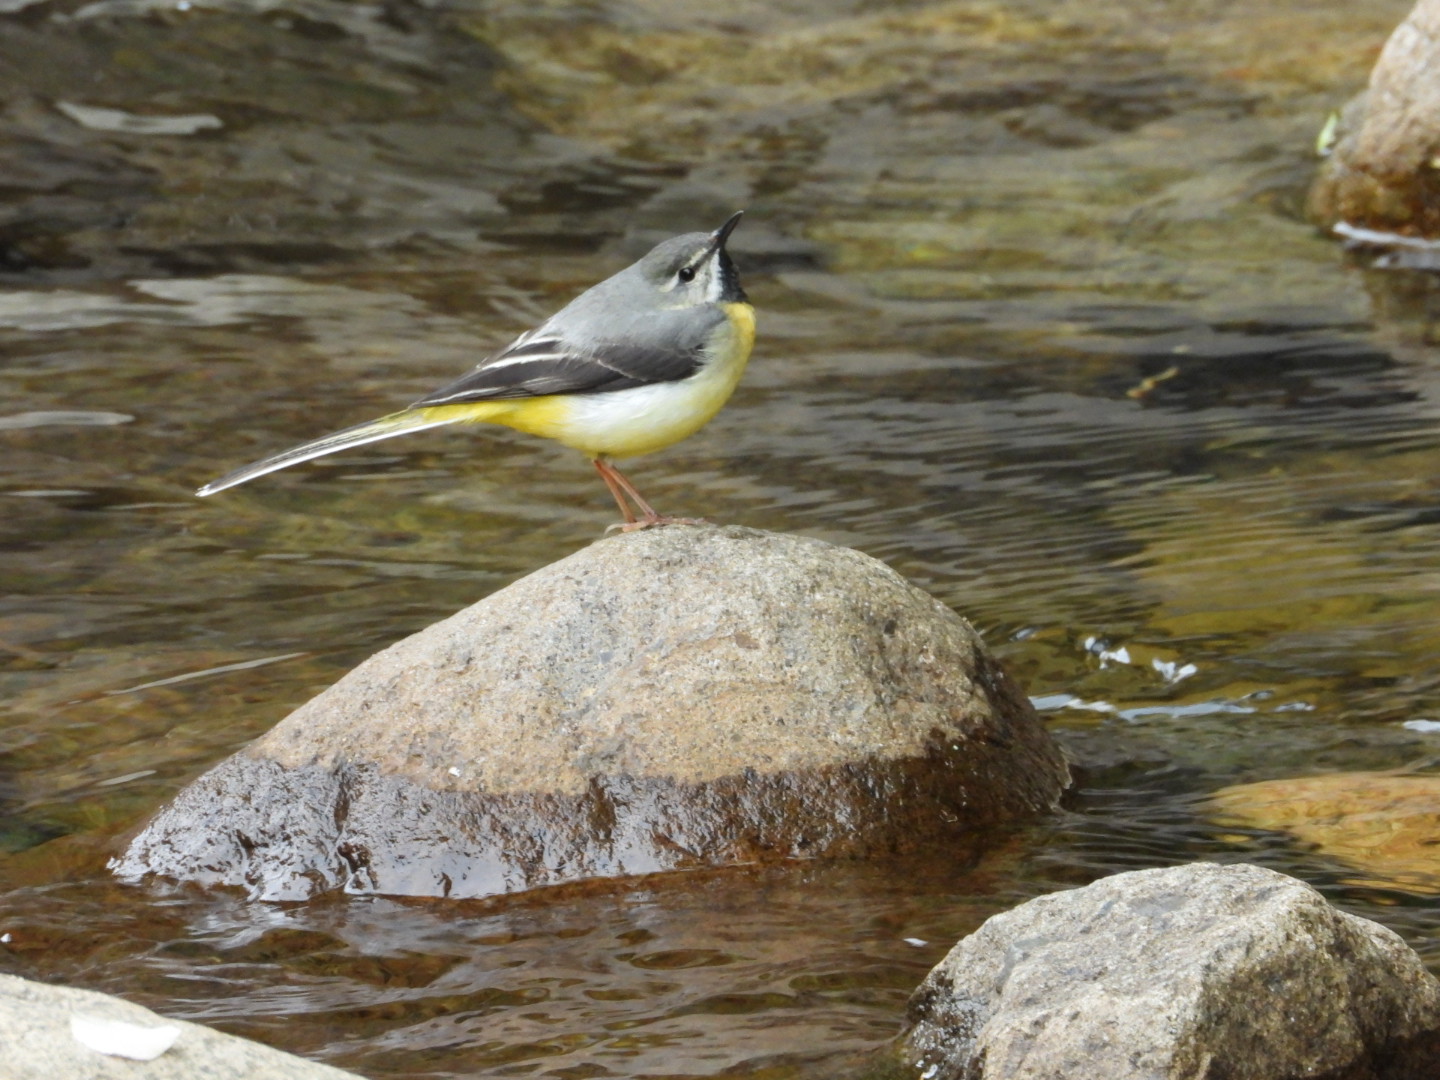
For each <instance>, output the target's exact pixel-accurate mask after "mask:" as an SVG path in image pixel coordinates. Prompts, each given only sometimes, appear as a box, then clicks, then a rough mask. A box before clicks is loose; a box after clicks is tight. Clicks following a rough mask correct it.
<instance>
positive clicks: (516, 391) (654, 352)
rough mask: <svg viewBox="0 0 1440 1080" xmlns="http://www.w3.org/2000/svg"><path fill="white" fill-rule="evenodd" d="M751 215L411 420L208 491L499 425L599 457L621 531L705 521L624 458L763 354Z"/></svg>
mask: <svg viewBox="0 0 1440 1080" xmlns="http://www.w3.org/2000/svg"><path fill="white" fill-rule="evenodd" d="M743 215H744V211H743V210H742V211H739V212H738V213H735V214H732V215H731V216H730V218H729V219H728V220H727V221H726V222H725V224H723V225H721V226H720V227H719V228H718V229H716V230H715V231H714V232H709V233H706V232H695V233H686V234H684V235H682V236H676V237H672V238H671V239H669V240H666V241H664V242H662V243H660V244H659V245H657V246H656V247H655V248H654V249H653V250H651V251H650V253H649V254H647V255H646V256H644V257H643V258H642V259H640V260H639V261H638V262H636V263H633V264H632V265H630V266H628V267H626V268H625V269H624V270H621V271H620V272H619V273H617V274H615V275H614V276H613V277H609V278H606V279H605V280H604V281H602V282H600V283H599V284H598V285H594V286H592V287H591V288H589V289H587V290H586V291H585V292H583V293H581V294H580V295H579V296H577V297H576V298H575V299H574V300H572V301H570V303H569V304H567V305H566V306H565V307H563V308H561V309H560V310H559V311H558V312H556V313H555V314H554V315H552V316H550V318H548V319H546V320H545V321H544V322H543V323H541V324H540V325H539V326H537V327H535V328H534V329H532V330H528V331H526V332H525V333H523V334H521V335H520V336H519V337H517V338H516V339H515V340H514V341H512V342H511V343H510V344H509V345H507V346H506V347H505V348H503V349H501V350H500V351H499V352H497V353H494V354H493V355H491V356H489V357H487V358H486V359H484V360H482V361H480V363H479V364H477V365H476V366H475V367H474V368H473V369H471V370H470V371H469V372H467V373H466V374H464V375H462V376H461V377H460V378H458V379H456V380H454V381H453V382H450V383H448V384H446V385H444V386H442V387H440V388H439V389H438V390H436V391H435V392H434V393H431V394H427V395H426V396H425V397H423V398H421V399H420V400H419V401H416V402H415V403H414V404H412V405H410V406H408V407H406V408H404V409H401V410H400V411H399V412H394V413H390V414H389V415H387V416H382V417H380V418H379V419H376V420H369V421H366V422H365V423H363V424H356V425H355V426H354V427H348V428H345V429H344V430H342V431H337V432H334V433H333V434H330V435H325V436H322V437H321V438H318V439H314V440H312V441H310V442H306V443H301V444H300V445H299V446H295V447H292V448H291V449H289V450H285V451H282V452H281V453H278V454H274V455H272V456H270V457H266V458H262V459H261V460H259V461H256V462H253V463H252V464H249V465H245V466H242V467H241V468H238V469H236V470H235V471H233V472H231V473H228V474H226V475H225V476H222V477H221V478H220V479H218V480H214V481H212V482H211V483H208V484H206V485H205V486H204V487H202V488H200V489H199V490H198V491H197V492H196V494H197V495H200V496H207V495H214V494H215V493H216V492H219V491H224V490H225V489H226V488H232V487H234V486H235V485H237V484H243V483H245V482H246V481H248V480H254V479H255V478H256V477H260V476H265V475H266V474H267V473H272V472H275V471H276V470H279V469H285V468H289V467H290V466H291V465H298V464H300V463H301V462H304V461H311V460H313V459H315V458H318V457H323V456H325V455H326V454H333V453H336V452H337V451H340V450H347V449H349V448H350V447H352V446H361V445H364V444H365V443H372V442H377V441H379V440H381V439H389V438H393V437H395V436H397V435H406V434H410V433H411V432H417V431H424V430H426V429H427V428H434V427H442V426H445V425H447V424H469V423H490V424H502V425H504V426H506V427H510V428H515V429H517V430H519V431H523V432H527V433H529V434H532V435H540V436H543V437H545V438H549V439H553V440H555V441H556V442H558V443H561V444H562V445H564V446H568V447H570V448H572V449H574V450H579V451H580V452H581V453H583V454H585V455H586V456H587V457H589V458H590V460H591V461H592V462H593V464H594V466H595V469H596V471H597V472H598V473H599V474H600V478H601V479H602V480H604V481H605V486H606V487H608V488H609V489H610V494H611V495H613V496H614V498H615V502H616V504H617V505H618V506H619V507H620V513H621V515H622V517H623V518H624V520H623V521H622V522H620V523H619V524H618V525H616V526H612V528H619V529H621V530H623V531H626V532H629V531H631V530H635V529H646V528H650V527H652V526H656V525H677V524H683V525H695V524H703V520H702V519H695V518H673V517H665V516H663V515H661V514H659V513H657V512H656V510H655V508H654V507H653V506H651V505H650V503H648V502H647V501H646V500H645V498H644V496H642V495H641V494H640V492H639V491H638V490H637V489H636V487H635V485H634V484H632V483H631V482H630V481H629V480H628V479H627V478H626V477H625V475H624V474H623V473H621V472H620V470H619V469H617V468H616V467H615V465H614V463H613V462H614V459H616V458H631V457H638V456H639V455H641V454H648V453H651V452H653V451H656V450H661V449H664V448H665V447H667V446H670V445H672V444H674V443H677V442H679V441H680V440H681V439H685V438H688V437H689V436H691V435H693V434H695V432H697V431H699V430H700V428H702V427H703V426H704V425H705V424H706V423H708V422H709V420H710V419H711V417H713V416H714V415H715V414H716V413H717V412H719V411H720V409H721V407H722V406H724V404H725V402H726V401H728V400H729V398H730V395H731V394H732V393H733V392H734V390H735V387H736V385H738V383H739V382H740V377H741V375H743V374H744V372H745V366H746V364H747V363H748V362H749V359H750V353H751V350H752V349H753V348H754V345H755V309H754V308H753V307H752V306H751V304H750V302H749V299H748V298H747V297H746V295H745V290H744V289H743V288H741V286H740V275H739V273H738V271H737V270H736V269H735V264H734V262H733V261H732V260H731V258H730V255H729V253H728V252H727V251H726V250H725V242H726V241H727V240H728V239H729V238H730V234H731V233H732V232H734V231H735V227H736V226H737V225H739V224H740V218H741V217H742V216H743ZM632 504H633V510H632Z"/></svg>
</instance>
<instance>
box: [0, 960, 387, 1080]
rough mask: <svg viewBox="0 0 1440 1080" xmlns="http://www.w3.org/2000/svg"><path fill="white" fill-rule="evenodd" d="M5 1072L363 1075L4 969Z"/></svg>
mask: <svg viewBox="0 0 1440 1080" xmlns="http://www.w3.org/2000/svg"><path fill="white" fill-rule="evenodd" d="M0 1030H3V1031H4V1033H5V1034H4V1037H3V1038H0V1076H3V1077H4V1078H5V1080H81V1078H83V1080H200V1078H202V1077H203V1078H204V1080H361V1078H360V1077H357V1076H356V1075H355V1074H354V1073H348V1072H341V1071H340V1070H339V1069H334V1068H331V1067H330V1066H329V1065H321V1064H320V1063H319V1062H317V1061H306V1060H305V1059H303V1058H298V1057H293V1056H291V1055H290V1054H286V1053H282V1052H281V1051H279V1050H273V1049H271V1048H270V1047H268V1046H262V1045H261V1044H259V1043H253V1042H250V1041H249V1040H248V1039H240V1038H237V1037H236V1036H234V1035H226V1034H223V1033H222V1032H219V1031H214V1030H212V1029H210V1028H207V1027H201V1026H200V1025H199V1024H190V1023H186V1022H185V1021H184V1020H167V1019H165V1018H163V1017H160V1016H156V1015H155V1014H154V1013H153V1012H151V1011H150V1010H149V1009H145V1008H142V1007H141V1006H139V1005H136V1004H134V1003H133V1002H129V1001H124V1000H122V999H120V998H117V997H111V996H110V995H109V994H97V993H96V992H95V991H93V990H75V989H71V988H70V987H68V986H49V985H46V984H45V983H38V982H30V981H29V980H28V979H21V978H17V977H16V976H14V975H0Z"/></svg>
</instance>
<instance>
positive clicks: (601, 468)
mask: <svg viewBox="0 0 1440 1080" xmlns="http://www.w3.org/2000/svg"><path fill="white" fill-rule="evenodd" d="M591 464H592V465H594V466H595V471H596V472H598V473H599V474H600V479H601V480H604V481H605V486H606V487H607V488H609V489H610V494H611V495H613V496H615V505H616V506H618V507H620V515H621V516H622V517H623V518H624V519H625V522H624V523H625V524H626V525H633V524H635V515H634V514H633V513H631V512H630V504H629V503H627V502H626V501H625V492H624V489H623V488H621V487H620V485H619V484H617V483H616V482H615V479H614V476H613V475H612V474H613V473H614V468H613V467H612V466H611V465H610V463H609V462H607V461H602V460H601V459H600V458H596V459H595V460H594V461H592V462H591Z"/></svg>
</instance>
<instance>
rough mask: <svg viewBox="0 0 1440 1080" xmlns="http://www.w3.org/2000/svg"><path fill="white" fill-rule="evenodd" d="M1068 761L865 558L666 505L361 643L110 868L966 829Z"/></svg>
mask: <svg viewBox="0 0 1440 1080" xmlns="http://www.w3.org/2000/svg"><path fill="white" fill-rule="evenodd" d="M1068 779H1069V777H1068V771H1067V769H1066V766H1065V764H1064V761H1063V759H1062V757H1061V754H1060V752H1059V750H1058V748H1057V747H1056V745H1055V744H1054V742H1053V741H1052V740H1051V738H1050V736H1049V735H1048V733H1047V732H1046V731H1045V729H1044V727H1043V726H1042V724H1041V722H1040V720H1039V718H1038V717H1037V716H1036V715H1035V712H1034V710H1033V709H1032V708H1031V706H1030V704H1029V702H1028V700H1027V699H1026V698H1025V696H1024V695H1023V694H1022V693H1020V691H1019V690H1018V689H1017V688H1016V687H1015V685H1014V684H1013V683H1012V682H1011V681H1010V680H1009V679H1008V678H1007V676H1006V675H1005V673H1004V672H1003V671H1002V670H1001V669H1000V667H999V666H998V665H997V664H996V662H995V661H994V660H993V659H992V658H991V657H990V655H989V654H988V653H987V652H986V651H985V648H984V646H983V644H982V643H981V641H980V639H979V637H978V636H977V635H976V633H975V631H974V630H973V629H972V628H971V627H970V625H969V624H968V623H967V622H965V621H964V620H963V619H961V618H960V617H959V616H957V615H955V614H954V612H952V611H950V610H949V609H948V608H947V607H945V606H944V605H943V604H941V603H940V602H939V601H937V600H935V599H934V598H932V597H930V596H928V595H926V594H925V593H923V592H921V591H920V590H919V589H917V588H915V587H914V586H912V585H910V584H908V583H907V582H906V581H905V580H904V579H902V578H901V577H900V576H899V575H898V574H896V573H895V572H894V571H893V570H891V569H889V568H888V567H886V566H885V565H884V564H883V563H880V562H877V561H876V560H874V559H872V558H870V557H869V556H866V555H862V554H860V553H859V552H856V551H851V550H849V549H846V548H839V547H834V546H832V545H829V544H824V543H821V542H819V541H816V540H808V539H802V538H798V537H793V536H784V535H777V534H774V533H764V532H757V531H754V530H751V529H741V528H713V527H697V528H682V527H671V528H664V529H651V530H647V531H643V532H638V533H632V534H629V535H625V536H619V537H615V538H613V539H608V540H604V541H601V542H600V543H597V544H594V545H592V546H591V547H588V548H586V549H584V550H583V551H579V552H577V553H576V554H574V555H572V556H570V557H569V558H566V559H563V560H561V561H560V562H557V563H554V564H552V565H550V566H547V567H545V568H544V569H542V570H539V571H537V572H536V573H534V574H531V575H530V576H529V577H526V578H524V579H522V580H520V581H517V582H516V583H515V584H513V585H511V586H509V587H508V588H505V589H502V590H501V591H499V592H497V593H495V594H494V595H492V596H490V597H488V598H486V599H485V600H482V601H481V602H480V603H478V604H475V605H474V606H472V607H470V608H467V609H466V610H464V611H462V612H460V613H459V614H457V615H455V616H453V617H451V618H449V619H446V620H445V621H443V622H440V623H437V624H436V625H434V626H431V627H429V628H428V629H426V630H423V631H421V632H420V633H418V634H415V635H414V636H412V637H409V638H407V639H405V640H404V641H401V642H399V643H398V644H396V645H394V646H392V647H391V648H389V649H386V650H385V651H384V652H381V653H378V654H377V655H375V656H373V657H371V658H370V659H369V660H367V661H365V662H364V663H363V664H361V665H360V666H359V667H357V668H356V669H355V670H354V671H352V672H351V673H350V674H349V675H347V676H345V678H343V679H341V680H340V681H339V682H338V683H336V684H335V685H334V686H332V687H331V688H330V689H328V690H326V691H325V692H324V693H322V694H320V695H319V696H318V697H316V698H315V699H314V700H312V701H310V702H308V703H307V704H305V705H303V706H302V707H301V708H299V709H297V710H296V711H295V712H294V713H292V714H291V715H290V716H289V717H287V718H286V719H285V720H283V721H282V722H281V723H280V724H279V725H278V726H276V727H275V728H274V730H272V731H271V732H269V733H268V734H267V735H265V736H264V737H263V738H261V739H259V740H257V741H256V742H255V743H253V744H252V745H251V746H249V747H247V748H246V749H245V750H243V751H241V752H240V753H238V754H236V755H235V756H233V757H231V758H229V759H228V760H226V761H223V762H221V763H220V764H219V765H217V766H216V767H215V768H213V769H212V770H210V772H208V773H206V774H205V775H204V776H202V777H200V778H199V779H198V780H196V781H195V782H194V783H193V784H191V785H190V786H189V787H187V788H186V789H185V790H183V791H182V792H181V793H180V794H179V795H178V796H177V797H176V798H175V799H174V801H173V802H172V803H170V804H169V805H168V806H166V807H165V808H164V809H162V810H161V811H160V813H159V814H158V815H157V816H156V817H155V818H154V819H153V820H152V821H151V822H150V823H149V825H148V826H146V828H145V829H144V830H143V831H142V832H141V833H140V834H139V835H138V836H137V837H136V838H135V840H134V841H133V842H132V843H131V845H130V847H129V849H128V850H127V851H126V853H125V854H124V856H123V857H121V858H119V859H117V860H116V861H115V862H114V863H112V866H113V867H114V868H115V869H116V871H117V872H118V873H119V874H121V875H122V876H125V877H129V878H136V877H140V876H143V875H145V874H149V873H158V874H162V875H165V876H167V877H171V878H175V879H179V880H182V881H195V882H200V883H204V884H216V885H238V886H243V887H245V888H247V889H249V890H250V892H251V893H252V895H254V896H258V897H263V898H267V899H296V898H301V897H305V896H308V895H311V894H313V893H316V892H320V891H324V890H329V889H335V888H343V889H345V890H346V891H349V892H353V893H388V894H403V895H412V896H456V897H476V896H487V895H492V894H496V893H502V892H510V891H515V890H520V889H526V888H533V887H536V886H541V885H547V884H555V883H559V882H564V881H572V880H576V879H580V878H589V877H598V876H610V875H621V874H643V873H650V872H654V871H662V870H671V869H680V868H693V867H705V866H723V865H728V864H736V863H748V862H756V861H764V860H775V859H787V858H803V857H825V856H831V857H833V856H866V855H875V854H882V853H887V852H899V851H906V850H914V849H918V848H922V847H925V846H928V845H945V846H947V847H948V848H949V849H950V850H952V851H953V850H954V849H956V848H957V847H958V848H959V849H961V850H962V851H966V852H968V851H972V850H974V849H975V848H976V847H977V845H978V844H979V843H980V842H981V841H982V840H983V838H984V837H985V834H986V833H987V832H990V831H992V830H993V827H994V826H997V825H999V824H1002V823H1004V822H1008V821H1013V820H1016V819H1021V818H1026V817H1031V816H1033V815H1035V814H1038V813H1041V812H1043V811H1046V810H1048V809H1050V808H1052V807H1053V806H1054V804H1055V802H1056V800H1057V799H1058V797H1059V795H1060V793H1061V792H1062V790H1063V789H1064V788H1065V786H1066V784H1067V783H1068Z"/></svg>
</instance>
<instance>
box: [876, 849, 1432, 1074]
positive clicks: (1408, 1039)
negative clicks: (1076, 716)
mask: <svg viewBox="0 0 1440 1080" xmlns="http://www.w3.org/2000/svg"><path fill="white" fill-rule="evenodd" d="M910 1013H911V1019H912V1020H913V1022H914V1026H913V1027H912V1028H911V1029H910V1030H909V1031H908V1032H907V1034H906V1035H905V1036H904V1037H903V1039H902V1042H901V1047H902V1053H903V1054H904V1055H905V1057H906V1061H907V1064H913V1065H914V1066H915V1067H916V1069H917V1070H918V1071H919V1074H920V1075H921V1076H923V1077H925V1078H926V1080H960V1078H963V1080H999V1078H1002V1077H1003V1078H1004V1080H1042V1078H1043V1080H1094V1078H1097V1077H1104V1078H1105V1080H1191V1078H1204V1077H1224V1078H1225V1080H1301V1078H1312V1080H1313V1078H1320V1077H1323V1078H1324V1080H1434V1078H1435V1077H1436V1076H1440V983H1437V982H1436V980H1435V979H1434V977H1433V976H1431V975H1430V974H1428V973H1427V972H1426V970H1425V968H1424V966H1423V965H1422V963H1421V961H1420V958H1419V957H1418V956H1416V955H1415V953H1414V952H1412V951H1411V950H1410V948H1409V947H1408V946H1406V945H1405V943H1404V942H1403V941H1401V940H1400V938H1399V937H1398V936H1396V935H1395V934H1394V933H1392V932H1391V931H1389V930H1387V929H1385V928H1384V927H1382V926H1379V925H1377V924H1376V923H1373V922H1369V921H1368V920H1366V919H1361V918H1357V917H1356V916H1353V915H1347V914H1345V913H1343V912H1340V911H1337V910H1335V909H1334V908H1332V907H1331V906H1330V905H1329V904H1327V903H1326V902H1325V900H1324V898H1322V897H1321V896H1320V894H1319V893H1317V892H1315V890H1314V889H1312V888H1310V887H1309V886H1308V885H1305V884H1304V883H1303V882H1299V881H1296V880H1295V879H1293V878H1289V877H1286V876H1285V875H1283V874H1277V873H1275V872H1273V871H1271V870H1265V869H1262V868H1260V867H1258V866H1215V865H1211V864H1208V863H1199V864H1194V865H1190V866H1180V867H1174V868H1170V869H1165V870H1140V871H1136V872H1134V873H1128V874H1116V875H1115V876H1113V877H1108V878H1104V879H1102V880H1100V881H1097V882H1096V883H1094V884H1093V885H1089V886H1087V887H1085V888H1083V889H1075V890H1073V891H1070V892H1063V893H1056V894H1053V895H1050V896H1045V897H1041V898H1040V899H1038V900H1032V901H1030V902H1029V903H1027V904H1023V905H1021V906H1020V907H1018V908H1016V909H1014V910H1013V911H1009V912H1006V913H1004V914H1002V915H996V916H995V917H994V918H992V919H990V920H988V921H987V922H986V923H985V924H984V925H983V926H982V927H981V928H980V929H979V930H977V931H976V932H975V933H974V934H972V935H971V936H970V937H968V938H965V939H964V940H963V941H961V942H960V943H959V944H958V945H956V946H955V948H953V949H952V950H950V954H949V955H948V956H946V958H945V959H944V960H943V961H941V963H940V964H939V965H937V966H936V967H935V968H934V970H932V971H931V972H930V974H929V975H928V976H927V977H926V979H925V981H924V982H923V983H922V984H921V985H920V988H919V989H918V990H917V991H916V992H915V995H914V997H913V998H912V999H911V1002H910Z"/></svg>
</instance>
